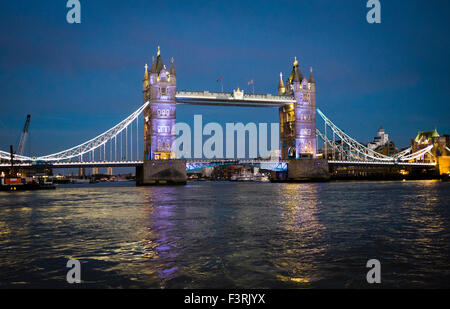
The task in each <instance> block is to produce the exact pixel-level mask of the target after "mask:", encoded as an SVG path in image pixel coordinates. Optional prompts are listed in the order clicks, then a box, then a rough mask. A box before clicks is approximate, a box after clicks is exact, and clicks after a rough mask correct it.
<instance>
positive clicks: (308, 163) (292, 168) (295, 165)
mask: <svg viewBox="0 0 450 309" xmlns="http://www.w3.org/2000/svg"><path fill="white" fill-rule="evenodd" d="M329 179H330V172H329V169H328V162H327V160H324V159H307V158H305V159H297V160H290V161H289V162H288V173H287V180H288V181H292V182H296V181H328V180H329Z"/></svg>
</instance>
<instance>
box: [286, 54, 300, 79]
mask: <svg viewBox="0 0 450 309" xmlns="http://www.w3.org/2000/svg"><path fill="white" fill-rule="evenodd" d="M289 80H290V82H291V83H294V82H295V83H300V82H301V81H302V80H303V74H302V72H301V71H300V69H299V67H298V60H297V57H295V60H294V65H293V67H292V72H291V76H290V77H289Z"/></svg>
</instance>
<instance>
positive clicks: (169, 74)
mask: <svg viewBox="0 0 450 309" xmlns="http://www.w3.org/2000/svg"><path fill="white" fill-rule="evenodd" d="M176 91H177V74H176V71H175V65H174V61H173V58H172V61H171V67H170V70H167V69H166V66H165V65H164V64H163V61H162V59H161V51H160V49H159V46H158V54H157V57H156V62H155V58H153V61H152V66H151V68H150V73H149V72H148V67H147V65H146V66H145V75H144V80H143V98H144V103H146V102H147V101H150V106H149V108H147V109H146V110H145V111H144V118H145V120H144V121H145V123H144V143H145V146H144V159H145V160H167V159H172V158H173V157H174V153H173V151H172V145H173V142H174V141H175V138H176V132H175V122H176V101H175V95H176Z"/></svg>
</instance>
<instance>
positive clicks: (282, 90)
mask: <svg viewBox="0 0 450 309" xmlns="http://www.w3.org/2000/svg"><path fill="white" fill-rule="evenodd" d="M285 93H286V87H284V83H283V73H281V72H280V82H279V83H278V94H279V95H284V94H285Z"/></svg>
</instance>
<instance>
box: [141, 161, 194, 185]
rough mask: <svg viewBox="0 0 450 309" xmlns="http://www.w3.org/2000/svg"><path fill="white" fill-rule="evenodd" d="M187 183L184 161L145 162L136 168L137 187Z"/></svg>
mask: <svg viewBox="0 0 450 309" xmlns="http://www.w3.org/2000/svg"><path fill="white" fill-rule="evenodd" d="M186 182H187V174H186V162H185V161H184V160H145V161H144V165H143V166H141V167H136V185H138V186H148V185H185V184H186Z"/></svg>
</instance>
